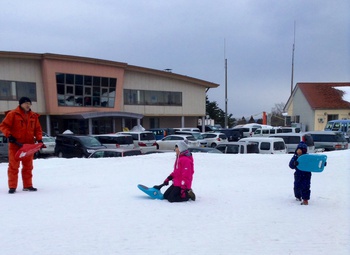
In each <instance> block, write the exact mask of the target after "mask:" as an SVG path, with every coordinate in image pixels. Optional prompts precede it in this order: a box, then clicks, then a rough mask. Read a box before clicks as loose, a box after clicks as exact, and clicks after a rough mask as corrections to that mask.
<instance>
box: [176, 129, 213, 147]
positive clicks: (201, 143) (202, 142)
mask: <svg viewBox="0 0 350 255" xmlns="http://www.w3.org/2000/svg"><path fill="white" fill-rule="evenodd" d="M175 134H177V135H192V136H193V137H194V138H195V139H196V140H198V142H199V146H200V147H207V144H208V143H207V140H205V139H204V138H203V136H202V134H201V133H199V132H197V131H176V132H175Z"/></svg>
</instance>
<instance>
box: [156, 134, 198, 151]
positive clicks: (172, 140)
mask: <svg viewBox="0 0 350 255" xmlns="http://www.w3.org/2000/svg"><path fill="white" fill-rule="evenodd" d="M180 141H183V142H185V143H186V144H187V145H188V147H199V146H200V143H199V141H198V140H196V139H195V138H194V137H193V136H192V135H168V136H166V137H164V138H163V139H161V140H158V141H156V143H157V149H159V150H174V149H175V145H176V143H178V142H180Z"/></svg>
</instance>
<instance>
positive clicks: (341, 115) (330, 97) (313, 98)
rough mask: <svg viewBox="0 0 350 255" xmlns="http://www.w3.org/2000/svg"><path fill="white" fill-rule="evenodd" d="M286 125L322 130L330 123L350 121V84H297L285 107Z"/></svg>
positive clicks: (307, 129)
mask: <svg viewBox="0 0 350 255" xmlns="http://www.w3.org/2000/svg"><path fill="white" fill-rule="evenodd" d="M284 112H285V113H287V114H286V115H287V116H286V124H287V125H288V124H294V125H300V126H301V128H302V130H303V131H312V130H323V129H324V128H325V126H326V124H327V122H328V121H330V120H337V119H350V83H349V82H343V83H297V84H296V86H295V88H294V90H293V91H292V95H291V96H290V97H289V99H288V101H287V104H286V105H285V108H284Z"/></svg>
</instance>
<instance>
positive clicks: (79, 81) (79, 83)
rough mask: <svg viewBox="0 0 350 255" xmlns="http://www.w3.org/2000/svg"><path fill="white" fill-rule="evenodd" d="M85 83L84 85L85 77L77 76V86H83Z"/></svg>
mask: <svg viewBox="0 0 350 255" xmlns="http://www.w3.org/2000/svg"><path fill="white" fill-rule="evenodd" d="M83 83H84V76H82V75H75V84H76V85H83Z"/></svg>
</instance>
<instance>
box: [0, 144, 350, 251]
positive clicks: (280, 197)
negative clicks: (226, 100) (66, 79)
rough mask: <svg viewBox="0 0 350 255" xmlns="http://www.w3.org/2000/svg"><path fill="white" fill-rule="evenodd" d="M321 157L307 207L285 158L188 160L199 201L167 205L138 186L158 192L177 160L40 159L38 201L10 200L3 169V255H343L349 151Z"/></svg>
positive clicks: (347, 244)
mask: <svg viewBox="0 0 350 255" xmlns="http://www.w3.org/2000/svg"><path fill="white" fill-rule="evenodd" d="M326 155H327V156H328V166H327V167H326V169H325V170H324V172H322V173H314V174H313V176H312V179H311V200H310V204H309V205H308V206H302V205H300V202H297V201H295V199H294V196H293V173H294V171H293V170H291V169H289V168H288V163H289V160H290V158H291V157H292V155H290V154H289V155H287V154H286V155H224V154H222V155H219V154H215V155H214V154H194V159H195V176H194V181H193V189H194V191H195V193H196V195H197V200H196V201H195V202H193V201H189V202H185V203H174V204H172V203H169V202H167V201H164V200H152V199H149V198H148V197H146V196H145V195H144V194H143V193H142V192H141V191H140V190H138V188H137V187H136V186H137V184H139V183H142V184H145V185H148V186H153V185H156V184H161V183H162V181H163V180H164V179H165V178H166V177H167V176H168V175H169V174H170V172H171V171H172V167H173V162H174V159H175V153H164V154H151V155H147V156H134V157H127V158H110V159H59V158H51V159H37V160H35V161H34V162H35V163H34V165H35V170H34V179H33V180H34V184H35V185H34V186H35V187H37V188H38V192H32V193H31V192H23V191H21V189H22V185H21V184H20V186H19V188H18V191H17V193H15V194H11V195H10V194H8V193H7V192H8V187H7V163H1V164H0V208H1V212H2V213H1V217H0V226H1V232H0V251H1V252H0V254H4V255H12V254H13V255H18V254H23V255H24V254H25V255H70V254H71V255H80V254H81V255H97V254H104V255H110V254H128V255H134V254H135V255H136V254H144V255H146V254H150V255H167V254H185V255H188V254H191V255H193V254H198V255H203V254H208V255H219V254H225V255H226V254H227V255H229V254H230V255H231V254H239V255H241V254H254V255H257V254H263V255H265V254H266V255H281V254H295V255H298V254H307V255H322V254H324V255H329V254H332V255H349V254H350V150H346V151H338V152H330V153H326ZM20 183H21V182H20ZM165 189H166V187H164V188H163V189H162V191H163V192H164V191H165Z"/></svg>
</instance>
